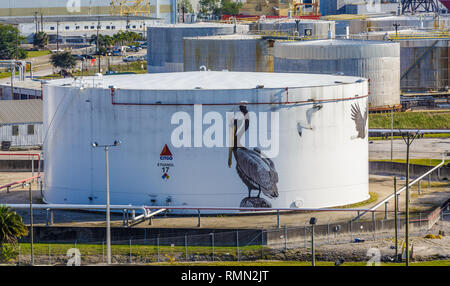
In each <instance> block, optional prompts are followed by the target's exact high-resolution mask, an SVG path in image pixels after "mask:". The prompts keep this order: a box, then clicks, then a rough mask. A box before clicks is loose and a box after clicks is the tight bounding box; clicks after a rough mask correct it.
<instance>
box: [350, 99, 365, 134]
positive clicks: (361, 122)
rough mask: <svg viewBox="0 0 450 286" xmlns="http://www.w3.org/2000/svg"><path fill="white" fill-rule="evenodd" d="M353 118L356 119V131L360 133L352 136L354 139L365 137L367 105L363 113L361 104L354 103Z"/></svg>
mask: <svg viewBox="0 0 450 286" xmlns="http://www.w3.org/2000/svg"><path fill="white" fill-rule="evenodd" d="M352 119H353V121H355V125H356V131H357V132H358V135H357V136H352V139H356V138H361V139H364V138H365V137H366V124H367V107H366V111H365V112H364V115H363V114H362V112H361V108H360V107H359V104H358V103H356V104H352Z"/></svg>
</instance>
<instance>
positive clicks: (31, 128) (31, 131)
mask: <svg viewBox="0 0 450 286" xmlns="http://www.w3.org/2000/svg"><path fill="white" fill-rule="evenodd" d="M27 130H28V135H34V125H28V128H27Z"/></svg>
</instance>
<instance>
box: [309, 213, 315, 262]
mask: <svg viewBox="0 0 450 286" xmlns="http://www.w3.org/2000/svg"><path fill="white" fill-rule="evenodd" d="M316 223H317V219H316V218H315V217H312V218H311V219H310V220H309V224H310V225H311V255H312V266H316V255H315V253H314V225H315V224H316Z"/></svg>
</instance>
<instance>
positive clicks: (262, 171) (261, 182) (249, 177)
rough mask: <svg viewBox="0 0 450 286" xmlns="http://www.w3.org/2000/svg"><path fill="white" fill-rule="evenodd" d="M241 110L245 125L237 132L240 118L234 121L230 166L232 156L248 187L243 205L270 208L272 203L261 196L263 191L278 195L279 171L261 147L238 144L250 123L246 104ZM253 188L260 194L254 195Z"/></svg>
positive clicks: (275, 196)
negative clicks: (248, 147) (252, 147)
mask: <svg viewBox="0 0 450 286" xmlns="http://www.w3.org/2000/svg"><path fill="white" fill-rule="evenodd" d="M240 111H241V112H242V113H243V114H244V118H245V121H244V127H243V128H241V129H240V131H239V132H237V128H238V120H237V119H234V122H233V133H232V140H233V145H232V146H233V147H230V149H229V153H228V167H229V168H231V165H232V157H233V155H234V159H235V160H236V171H237V173H238V175H239V177H240V178H241V180H242V182H243V183H244V184H245V185H246V186H247V188H248V197H246V198H244V199H243V200H242V201H241V204H240V206H241V207H263V208H270V207H272V204H271V203H270V202H268V201H267V200H265V199H264V198H261V197H260V196H261V193H263V194H264V195H265V196H267V197H270V198H277V197H278V188H277V183H278V173H277V171H276V170H275V165H274V163H273V162H272V160H270V159H269V158H267V157H266V156H265V155H264V154H263V153H262V152H261V150H260V149H259V148H254V149H253V150H250V149H247V148H245V147H242V146H238V142H239V140H240V138H241V136H242V135H243V134H244V132H246V131H247V130H248V127H249V125H250V122H249V119H248V110H247V108H246V107H245V106H240ZM252 190H257V191H258V195H257V196H256V197H252V196H251V193H252Z"/></svg>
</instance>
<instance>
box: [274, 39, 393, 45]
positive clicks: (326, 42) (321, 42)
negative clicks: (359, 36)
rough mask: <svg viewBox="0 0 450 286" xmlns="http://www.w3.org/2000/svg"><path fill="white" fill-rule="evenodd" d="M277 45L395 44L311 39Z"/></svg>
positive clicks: (388, 43)
mask: <svg viewBox="0 0 450 286" xmlns="http://www.w3.org/2000/svg"><path fill="white" fill-rule="evenodd" d="M276 44H277V45H285V46H370V45H395V43H391V42H386V41H371V40H328V39H327V40H312V41H296V42H280V43H276Z"/></svg>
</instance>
